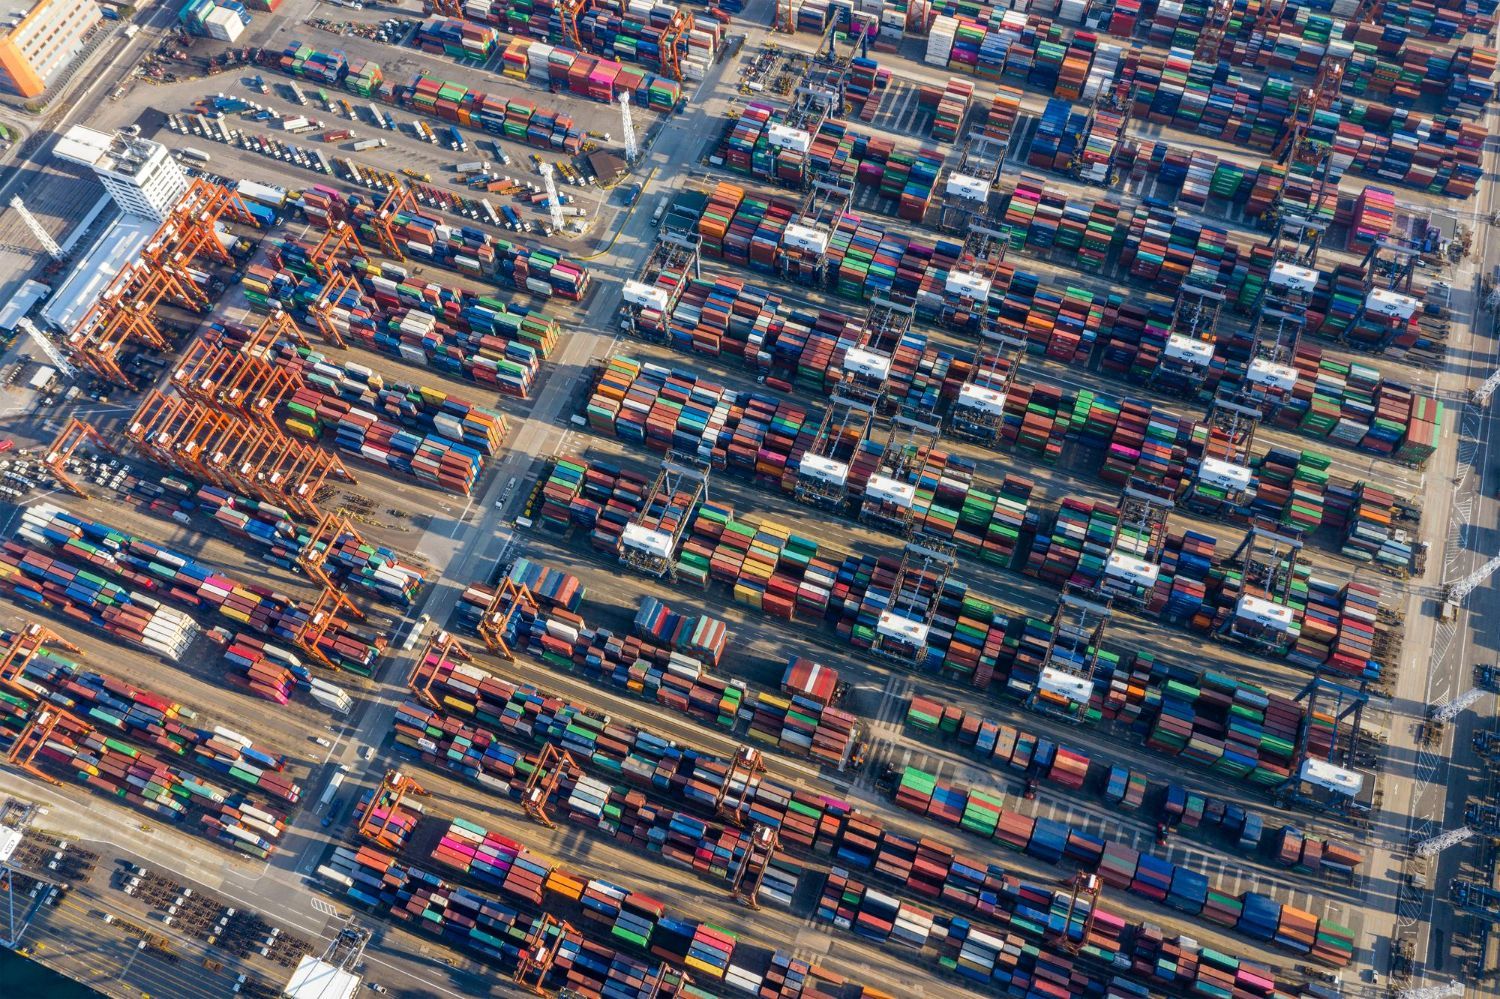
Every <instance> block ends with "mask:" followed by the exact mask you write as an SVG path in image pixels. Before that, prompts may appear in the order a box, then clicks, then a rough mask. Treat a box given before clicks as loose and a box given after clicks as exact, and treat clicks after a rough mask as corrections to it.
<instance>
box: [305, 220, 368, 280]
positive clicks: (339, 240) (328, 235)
mask: <svg viewBox="0 0 1500 999" xmlns="http://www.w3.org/2000/svg"><path fill="white" fill-rule="evenodd" d="M367 256H369V254H368V253H366V252H365V248H364V245H363V244H361V243H360V241H359V236H358V235H357V234H356V233H355V231H354V227H353V226H352V225H350V224H349V223H348V222H335V223H333V224H332V225H330V226H329V227H328V231H327V232H325V233H323V238H322V239H320V240H318V242H317V244H316V245H314V246H313V248H312V249H310V250H308V251H307V263H308V266H310V267H311V268H312V269H313V271H314V273H316V274H317V275H318V276H319V277H322V278H323V279H325V280H326V279H328V278H330V277H332V276H333V274H334V272H335V271H336V270H337V269H338V266H339V264H341V263H343V262H344V261H346V260H350V259H352V258H354V257H367Z"/></svg>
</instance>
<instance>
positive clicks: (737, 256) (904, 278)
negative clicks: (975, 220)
mask: <svg viewBox="0 0 1500 999" xmlns="http://www.w3.org/2000/svg"><path fill="white" fill-rule="evenodd" d="M741 120H742V121H743V120H744V119H743V118H742V119H741ZM954 179H959V180H961V179H962V178H953V179H950V181H949V184H950V186H951V184H952V183H953V180H954ZM1042 184H1043V182H1041V181H1039V180H1036V179H1034V178H1024V177H1023V178H1022V179H1021V181H1019V182H1018V183H1017V184H1016V185H1015V186H1014V188H1013V191H1014V193H1013V194H1009V195H1002V196H1001V198H1000V200H999V201H998V203H997V204H996V205H995V207H994V211H996V212H997V213H1000V214H1001V215H1002V217H1003V219H1004V225H1005V227H1006V228H1008V229H1009V231H1010V234H1011V242H1012V246H1013V248H1015V249H1018V250H1019V249H1022V248H1031V249H1033V250H1035V251H1037V252H1038V253H1051V252H1052V251H1053V248H1054V246H1056V247H1060V248H1062V249H1065V250H1072V251H1074V253H1075V254H1076V257H1075V260H1076V262H1077V263H1078V265H1079V266H1080V267H1081V268H1083V269H1086V270H1089V269H1092V270H1100V269H1102V268H1104V267H1105V266H1106V265H1108V266H1110V267H1113V268H1114V272H1115V274H1116V276H1118V277H1120V278H1121V279H1122V280H1123V279H1127V278H1133V279H1136V280H1140V281H1144V282H1149V283H1150V284H1151V285H1152V286H1153V287H1154V288H1155V289H1157V290H1158V291H1163V292H1170V293H1173V294H1177V293H1179V292H1181V291H1183V290H1188V291H1197V290H1199V289H1201V290H1202V291H1204V292H1209V293H1214V294H1218V295H1222V296H1223V297H1224V300H1225V301H1226V302H1228V303H1230V304H1231V305H1232V306H1233V307H1234V308H1236V309H1238V310H1240V311H1244V312H1251V311H1253V310H1255V309H1256V308H1258V307H1259V305H1260V303H1261V301H1262V299H1263V298H1264V296H1265V294H1266V292H1267V288H1268V286H1269V285H1270V284H1271V282H1272V279H1273V277H1275V276H1277V275H1282V276H1283V279H1284V282H1285V283H1287V284H1289V285H1291V286H1293V291H1294V292H1295V294H1297V295H1298V296H1300V298H1301V300H1302V301H1301V302H1300V305H1301V308H1302V315H1303V317H1304V318H1303V326H1304V328H1305V331H1306V333H1307V334H1309V335H1322V336H1325V337H1328V338H1330V339H1336V340H1339V341H1341V342H1348V343H1349V344H1351V345H1352V346H1355V347H1360V348H1363V349H1367V350H1381V351H1386V352H1396V353H1399V352H1400V351H1401V350H1405V349H1408V348H1411V347H1413V346H1415V345H1417V344H1418V342H1419V341H1421V340H1422V339H1423V338H1424V336H1425V333H1424V331H1423V330H1422V328H1421V326H1420V318H1421V315H1422V303H1420V302H1419V301H1418V300H1417V299H1415V298H1413V297H1412V296H1409V295H1405V294H1401V293H1397V292H1392V291H1389V290H1387V289H1385V288H1383V287H1377V286H1376V275H1375V274H1374V272H1373V271H1372V270H1369V269H1366V268H1363V267H1361V266H1360V265H1351V264H1340V265H1338V266H1336V267H1335V268H1334V269H1333V270H1332V271H1329V272H1319V271H1316V270H1312V269H1307V268H1295V267H1292V266H1291V265H1285V264H1283V265H1282V266H1281V267H1280V268H1278V267H1277V263H1278V261H1277V260H1276V257H1275V254H1274V252H1273V251H1272V250H1271V249H1270V248H1269V247H1268V246H1253V247H1247V246H1244V245H1242V244H1240V243H1239V242H1238V241H1237V240H1236V239H1235V238H1233V237H1231V236H1230V234H1229V232H1228V231H1227V230H1225V229H1224V228H1222V227H1220V226H1217V225H1214V224H1211V223H1207V222H1203V221H1200V220H1196V219H1194V218H1191V217H1188V216H1184V215H1180V214H1178V213H1175V212H1173V211H1171V210H1170V209H1166V208H1163V207H1160V206H1157V205H1151V204H1144V203H1143V204H1142V205H1140V206H1137V207H1136V208H1135V209H1134V210H1133V211H1126V210H1124V209H1122V208H1121V207H1120V206H1118V205H1114V204H1112V203H1110V202H1108V201H1098V202H1094V203H1092V204H1090V203H1088V202H1086V201H1075V202H1072V203H1070V202H1069V201H1068V199H1067V198H1066V196H1064V195H1061V194H1058V193H1054V192H1046V195H1047V200H1048V201H1049V202H1051V205H1052V206H1053V207H1049V209H1048V210H1046V211H1045V212H1042V213H1041V215H1040V218H1038V210H1037V207H1036V206H1035V205H1034V204H1033V203H1034V202H1039V201H1041V200H1042V197H1043V192H1044V191H1045V189H1044V188H1043V187H1042ZM1039 189H1040V190H1039ZM974 210H980V209H979V208H978V207H976V208H975V209H974ZM1342 210H1343V209H1342V206H1341V209H1340V211H1341V212H1342ZM1353 211H1354V203H1353V202H1350V207H1349V214H1350V216H1351V217H1352V215H1353ZM1064 215H1070V216H1071V219H1070V220H1069V224H1068V225H1067V226H1066V227H1064V226H1063V225H1062V216H1064ZM694 227H695V228H696V230H697V231H698V234H699V235H700V236H701V237H702V247H701V249H702V252H703V253H704V254H705V255H706V256H711V257H714V258H718V259H724V260H726V261H728V262H729V263H733V264H737V265H740V266H744V267H748V268H750V269H752V270H756V271H759V272H762V273H768V274H777V275H779V276H781V277H783V278H785V279H787V280H789V281H792V282H794V283H799V284H806V285H810V286H812V287H815V288H822V289H826V290H828V291H832V292H834V293H836V294H838V295H841V296H843V297H847V298H852V299H855V300H859V301H869V300H871V299H873V298H887V299H890V300H892V301H895V302H898V303H900V304H903V305H906V306H909V307H910V308H912V309H913V310H914V312H915V315H916V316H917V318H919V319H921V320H922V321H924V322H930V323H935V324H938V325H941V326H945V327H948V328H951V329H954V330H955V331H956V332H959V333H962V334H965V335H967V336H972V337H976V338H978V337H981V336H984V335H986V334H989V335H994V334H996V333H1002V334H1004V335H1006V336H1009V337H1011V338H1014V339H1016V340H1020V341H1022V342H1024V343H1026V345H1027V347H1028V349H1030V350H1032V351H1034V352H1036V353H1041V354H1045V355H1046V356H1048V357H1051V358H1055V359H1057V360H1059V361H1062V362H1065V363H1077V362H1078V361H1080V360H1081V359H1084V358H1087V357H1088V356H1089V355H1090V354H1091V353H1092V352H1093V351H1094V350H1095V349H1096V348H1097V347H1098V346H1099V344H1100V341H1101V340H1103V341H1104V342H1105V344H1106V345H1107V346H1109V347H1110V348H1111V349H1112V350H1116V351H1120V352H1124V353H1125V357H1124V358H1123V359H1114V358H1111V361H1112V364H1113V365H1114V366H1117V367H1121V368H1123V369H1125V370H1128V369H1129V368H1130V367H1131V365H1132V362H1134V361H1135V359H1136V355H1138V354H1141V353H1142V352H1143V351H1145V350H1146V349H1147V348H1155V351H1156V353H1157V354H1158V355H1159V354H1160V353H1161V351H1162V350H1163V349H1164V348H1165V340H1166V335H1164V334H1165V332H1166V331H1162V330H1157V331H1156V332H1157V334H1158V335H1152V334H1151V333H1150V332H1149V331H1148V332H1146V333H1145V334H1144V335H1143V333H1142V332H1141V331H1140V330H1139V328H1138V326H1136V323H1131V324H1128V325H1127V326H1126V328H1125V329H1123V330H1118V331H1114V330H1110V329H1108V328H1107V326H1108V325H1113V324H1110V323H1106V320H1115V316H1116V314H1117V313H1118V312H1120V311H1121V310H1126V312H1127V314H1128V315H1135V316H1144V315H1146V314H1148V313H1149V312H1150V311H1151V310H1153V309H1154V310H1155V311H1157V312H1159V311H1160V310H1161V309H1163V308H1166V307H1165V306H1163V305H1158V306H1154V307H1153V306H1149V305H1147V304H1146V303H1130V302H1127V301H1126V300H1125V296H1123V295H1108V294H1102V293H1095V292H1092V291H1089V290H1087V289H1084V288H1078V287H1073V286H1069V285H1066V284H1062V285H1049V284H1048V283H1046V282H1044V281H1043V280H1042V279H1041V277H1040V276H1038V275H1036V274H1033V273H1031V272H1029V271H1027V270H1025V269H1024V268H1023V267H1019V266H1017V265H1015V264H1012V263H1009V262H1005V263H1002V264H1000V265H999V266H998V267H992V268H982V267H981V265H980V264H978V263H977V262H975V261H974V260H973V259H972V258H971V257H970V256H969V255H967V254H966V253H965V252H964V248H963V245H962V243H961V242H956V241H953V240H948V239H941V238H939V239H937V240H935V241H933V242H931V243H928V242H926V241H924V240H921V239H913V238H911V237H908V236H905V235H901V234H898V233H895V232H891V231H889V230H888V229H887V227H886V226H885V224H884V223H883V222H881V220H880V219H879V218H878V217H876V216H871V215H856V214H853V213H849V212H845V213H843V214H841V215H839V216H837V217H836V218H834V219H833V220H832V224H831V226H824V225H821V224H810V223H809V222H808V221H807V220H806V219H803V218H802V217H801V216H800V212H799V209H798V206H797V205H796V204H795V203H793V202H791V201H787V200H781V199H778V198H775V197H770V196H766V195H762V194H758V193H754V192H752V191H749V190H746V189H745V188H742V187H739V186H738V185H733V184H726V183H721V184H719V185H717V186H716V187H715V189H714V190H713V191H712V193H711V195H710V197H709V199H708V200H707V201H706V202H705V203H703V205H702V207H701V208H700V209H699V210H698V212H697V217H696V220H695V221H694ZM991 271H992V273H991ZM1309 280H1310V281H1311V285H1310V286H1308V287H1305V288H1304V285H1306V283H1307V282H1308V281H1309ZM1115 322H1118V320H1115ZM1139 322H1140V321H1139V320H1137V323H1139ZM1160 323H1161V320H1160V319H1157V322H1156V324H1153V325H1157V324H1160ZM1102 325H1103V326H1105V327H1106V328H1104V329H1101V326H1102ZM1132 327H1136V328H1132ZM1189 339H1191V338H1189ZM1228 346H1229V345H1226V351H1227V349H1228ZM1251 346H1252V345H1251V344H1249V343H1248V341H1247V342H1245V343H1243V344H1237V345H1235V348H1236V351H1237V352H1238V353H1239V354H1240V355H1241V356H1240V357H1238V358H1236V357H1233V356H1227V357H1226V358H1225V360H1224V361H1221V362H1220V364H1221V365H1222V364H1223V363H1226V362H1227V361H1229V360H1235V359H1238V360H1240V361H1241V364H1244V363H1248V360H1249V357H1250V347H1251ZM1153 360H1154V358H1153V357H1152V356H1149V355H1148V356H1143V357H1141V358H1140V364H1141V366H1142V367H1145V366H1146V365H1149V364H1150V363H1151V362H1152V361H1153ZM1198 367H1200V368H1203V369H1205V370H1203V371H1200V372H1198V373H1196V375H1195V378H1196V382H1202V381H1203V380H1204V378H1205V377H1207V375H1208V372H1209V371H1210V370H1212V368H1213V362H1212V357H1209V358H1204V359H1202V361H1201V363H1200V364H1199V365H1198Z"/></svg>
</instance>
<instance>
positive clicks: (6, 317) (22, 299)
mask: <svg viewBox="0 0 1500 999" xmlns="http://www.w3.org/2000/svg"><path fill="white" fill-rule="evenodd" d="M51 293H52V286H51V285H45V284H42V282H40V281H27V282H26V283H25V284H23V285H21V288H20V290H19V291H17V292H16V293H15V296H14V297H13V298H11V300H10V301H9V302H6V303H5V308H3V309H0V332H5V333H9V332H10V331H11V330H13V329H15V328H16V323H18V322H20V321H21V318H22V317H23V316H25V315H26V313H28V312H30V311H31V307H32V306H33V305H35V304H36V303H38V302H40V301H41V300H42V299H44V298H46V297H47V296H48V295H50V294H51Z"/></svg>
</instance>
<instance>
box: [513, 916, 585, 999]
mask: <svg viewBox="0 0 1500 999" xmlns="http://www.w3.org/2000/svg"><path fill="white" fill-rule="evenodd" d="M570 933H571V934H574V935H575V936H576V935H577V933H578V931H577V930H575V929H574V928H573V924H572V923H569V922H568V921H567V920H565V919H558V918H557V917H556V916H554V915H552V913H550V912H544V913H542V915H541V916H540V917H539V918H538V919H537V920H536V922H534V923H533V924H532V926H531V933H530V934H529V935H528V936H527V937H526V946H524V947H522V948H521V953H520V956H519V957H518V958H517V960H516V972H515V976H514V980H515V983H516V984H517V985H519V986H521V987H522V988H524V989H526V990H527V991H529V992H531V993H533V994H535V995H539V996H545V995H546V994H547V990H546V988H545V987H544V984H545V982H546V981H547V973H548V972H550V971H551V970H552V967H553V965H555V964H556V963H557V955H558V953H559V952H560V951H561V950H562V945H563V942H564V941H565V940H566V939H567V937H568V934H570Z"/></svg>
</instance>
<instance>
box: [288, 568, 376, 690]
mask: <svg viewBox="0 0 1500 999" xmlns="http://www.w3.org/2000/svg"><path fill="white" fill-rule="evenodd" d="M346 605H347V606H349V607H353V606H354V605H353V604H352V603H350V601H349V598H348V597H347V596H345V595H344V593H343V591H342V590H340V589H339V588H338V587H335V586H325V587H323V590H322V592H320V593H319V594H318V599H317V601H316V602H315V603H314V604H313V605H312V609H311V610H309V611H308V614H307V619H306V620H305V621H303V622H302V626H301V627H300V628H298V629H297V634H296V635H295V636H294V637H293V639H292V641H293V643H294V644H295V645H296V646H297V648H299V649H301V650H302V651H303V652H305V653H307V655H308V658H310V659H313V660H316V661H317V662H319V663H321V664H323V665H324V666H326V667H327V668H328V669H331V670H335V671H336V670H338V669H339V664H338V663H336V662H334V661H333V657H332V656H330V655H329V654H328V653H327V652H325V651H323V639H324V638H325V637H326V636H327V635H328V633H329V632H330V631H333V630H334V629H335V628H342V627H343V626H344V625H345V624H346V623H347V622H345V621H344V619H343V618H341V617H339V613H338V612H339V608H340V607H343V606H346ZM355 612H356V613H359V612H358V608H355ZM359 616H360V617H364V615H363V614H359Z"/></svg>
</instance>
